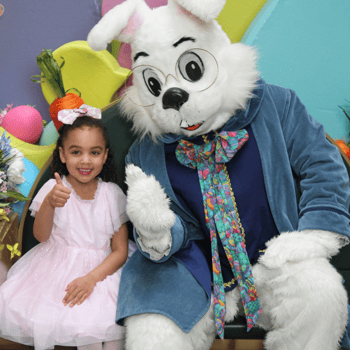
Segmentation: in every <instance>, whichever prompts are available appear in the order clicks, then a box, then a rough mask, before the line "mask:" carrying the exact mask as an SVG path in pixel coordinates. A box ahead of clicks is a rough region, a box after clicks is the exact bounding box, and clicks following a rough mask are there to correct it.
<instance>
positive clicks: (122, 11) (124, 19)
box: [87, 0, 150, 51]
mask: <svg viewBox="0 0 350 350" xmlns="http://www.w3.org/2000/svg"><path fill="white" fill-rule="evenodd" d="M136 10H137V12H138V13H139V14H140V15H141V17H145V16H146V15H147V12H148V11H150V9H149V7H148V6H147V4H146V3H145V2H144V1H143V0H128V1H124V2H123V3H121V4H120V5H118V6H115V7H114V8H113V9H111V10H110V11H108V12H107V13H106V14H105V15H104V16H103V18H102V19H101V20H100V21H99V22H98V23H97V24H96V25H95V26H94V28H93V29H92V30H91V31H90V33H89V35H88V38H87V41H88V43H89V45H90V47H91V48H92V49H93V50H96V51H101V50H105V49H106V48H107V44H109V43H110V42H111V41H112V40H114V39H118V40H121V41H123V42H131V41H132V40H133V36H132V35H127V34H126V33H124V34H122V35H120V36H119V34H120V33H122V31H123V29H124V28H125V27H126V26H127V24H128V21H129V19H130V17H131V16H132V15H133V14H134V12H135V11H136Z"/></svg>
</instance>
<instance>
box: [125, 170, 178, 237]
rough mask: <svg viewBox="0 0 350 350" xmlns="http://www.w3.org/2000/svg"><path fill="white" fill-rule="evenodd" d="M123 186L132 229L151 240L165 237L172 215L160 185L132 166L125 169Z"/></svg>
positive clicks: (153, 178)
mask: <svg viewBox="0 0 350 350" xmlns="http://www.w3.org/2000/svg"><path fill="white" fill-rule="evenodd" d="M126 183H127V185H128V192H127V204H126V212H127V214H128V216H129V218H130V220H131V221H132V223H133V224H134V226H135V228H136V229H137V230H138V231H139V232H140V233H141V235H143V236H145V237H147V238H148V239H151V240H153V239H155V238H161V237H162V236H164V235H169V233H170V229H171V227H172V226H173V225H174V223H175V214H174V213H173V211H172V210H171V209H170V199H169V198H167V196H166V194H165V192H164V189H163V188H162V187H161V185H160V183H159V182H158V181H157V180H156V179H155V177H154V176H153V175H150V176H148V175H146V174H145V173H144V172H143V171H142V170H141V169H140V168H139V167H137V166H135V165H132V164H131V165H128V166H127V168H126Z"/></svg>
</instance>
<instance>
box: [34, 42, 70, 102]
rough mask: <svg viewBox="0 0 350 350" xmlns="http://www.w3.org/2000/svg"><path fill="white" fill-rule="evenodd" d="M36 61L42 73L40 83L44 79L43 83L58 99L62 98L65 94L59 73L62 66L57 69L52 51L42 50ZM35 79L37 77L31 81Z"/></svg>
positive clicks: (60, 73)
mask: <svg viewBox="0 0 350 350" xmlns="http://www.w3.org/2000/svg"><path fill="white" fill-rule="evenodd" d="M36 61H37V64H38V66H39V68H40V70H41V72H42V75H41V77H40V81H41V80H42V79H44V82H45V83H47V84H49V86H50V87H51V88H52V89H53V91H54V92H55V94H56V95H57V97H58V98H62V97H64V96H65V95H66V94H65V91H64V85H63V79H62V72H61V67H62V65H61V67H59V65H58V63H57V62H56V60H55V59H54V57H53V55H52V51H51V50H46V49H43V50H42V51H41V53H40V55H39V56H37V58H36ZM36 77H37V76H33V77H32V79H33V78H36Z"/></svg>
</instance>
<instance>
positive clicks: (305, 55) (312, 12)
mask: <svg viewBox="0 0 350 350" xmlns="http://www.w3.org/2000/svg"><path fill="white" fill-rule="evenodd" d="M242 41H243V42H245V43H246V44H248V45H252V46H256V47H257V49H258V52H259V55H260V58H259V69H260V71H261V73H262V77H263V78H264V79H265V80H266V81H267V82H269V83H272V84H277V85H280V86H284V87H288V88H291V89H293V90H295V91H296V92H297V94H298V95H299V97H300V98H301V100H302V101H303V103H304V104H305V105H306V107H307V108H308V110H309V113H310V114H311V115H312V116H313V117H314V118H315V119H317V120H318V121H319V122H321V123H322V124H323V125H324V126H325V129H326V132H327V133H328V134H330V136H332V137H333V138H347V137H348V135H349V131H350V128H349V121H348V120H347V118H346V117H345V116H344V114H343V113H342V112H341V110H340V108H339V107H338V105H345V104H346V103H347V102H346V100H348V101H350V1H349V0H334V1H333V0H268V2H267V3H266V5H265V6H264V8H263V10H262V11H261V12H260V13H259V15H258V16H257V17H256V18H255V20H254V21H253V22H252V24H251V26H250V27H249V28H248V30H247V32H246V33H245V35H244V37H243V38H242ZM349 103H350V102H349Z"/></svg>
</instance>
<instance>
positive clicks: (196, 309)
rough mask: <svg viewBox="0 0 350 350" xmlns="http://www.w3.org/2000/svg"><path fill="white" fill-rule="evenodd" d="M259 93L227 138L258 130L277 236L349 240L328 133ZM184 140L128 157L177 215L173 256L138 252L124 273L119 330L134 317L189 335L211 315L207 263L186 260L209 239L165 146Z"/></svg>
mask: <svg viewBox="0 0 350 350" xmlns="http://www.w3.org/2000/svg"><path fill="white" fill-rule="evenodd" d="M254 93H255V95H254V97H253V98H252V99H251V100H250V101H249V104H248V107H247V108H246V110H241V111H238V112H237V113H236V114H235V115H234V116H232V117H231V119H230V120H229V121H228V122H227V123H226V125H225V126H224V127H223V129H222V130H226V131H235V130H239V129H242V128H246V127H249V128H251V130H252V132H253V134H254V137H255V141H256V144H257V147H258V150H259V155H260V160H261V165H262V173H263V181H264V185H265V191H266V197H267V201H268V205H269V208H270V211H271V215H272V217H273V221H274V224H275V227H276V228H277V231H278V232H285V231H295V230H299V231H302V230H306V229H321V230H327V231H332V232H337V233H340V234H344V235H346V236H348V237H350V225H349V224H350V217H349V214H348V210H349V201H350V190H349V177H348V173H347V171H346V169H345V167H344V164H343V161H342V159H341V156H340V154H339V151H338V150H337V148H336V147H334V146H333V145H332V144H331V143H330V142H329V141H328V140H327V139H326V136H325V131H324V128H323V126H322V125H321V124H320V123H318V122H317V121H315V120H314V119H313V118H312V117H311V116H310V115H309V114H308V113H307V111H306V108H305V106H304V105H303V104H302V103H301V102H300V100H299V98H298V97H297V96H296V94H295V93H294V92H293V91H291V90H288V89H284V88H281V87H278V86H274V85H269V84H266V83H265V82H264V81H263V80H260V81H259V85H258V87H257V89H256V90H255V91H254ZM181 138H183V136H181V135H165V136H164V137H162V138H161V139H160V141H161V142H158V143H154V142H152V140H151V139H150V138H147V137H146V138H144V139H142V140H136V141H135V143H134V144H133V145H132V147H131V149H130V151H129V154H128V155H127V158H126V162H127V163H133V164H135V165H137V166H139V167H141V168H142V170H143V171H144V172H145V173H146V174H153V175H154V176H155V177H156V179H157V180H158V181H159V182H160V183H161V185H162V186H163V188H164V189H165V192H166V193H167V195H168V196H169V197H170V199H171V208H172V210H173V211H174V212H175V213H176V214H177V215H176V222H175V224H174V226H173V228H172V247H171V251H170V253H169V254H168V255H167V256H165V257H163V258H162V259H161V260H158V261H152V260H151V259H150V256H149V254H148V253H145V252H143V251H142V250H141V248H140V247H139V250H138V251H137V252H135V253H134V254H133V256H132V257H131V259H130V260H129V261H128V262H127V264H126V266H125V267H124V269H123V272H122V280H121V284H120V290H119V296H118V306H117V317H116V320H117V322H118V323H119V324H122V323H123V319H124V318H125V317H128V316H131V315H134V314H140V313H159V314H163V315H165V316H167V317H169V318H170V319H172V320H173V321H174V322H175V323H176V324H178V326H179V327H181V328H182V329H183V330H184V331H185V332H188V331H190V330H191V329H192V327H193V326H194V325H195V324H196V323H197V322H198V321H199V320H200V319H201V317H202V316H203V315H204V314H205V312H206V311H207V310H208V308H209V305H210V280H209V281H200V280H199V279H200V278H198V275H200V274H201V271H202V270H203V264H206V263H205V262H204V261H203V260H201V259H202V258H201V255H200V254H198V255H194V256H186V257H185V258H184V257H182V259H180V258H179V256H180V255H181V254H182V253H183V252H186V250H188V249H189V248H191V245H192V243H193V242H196V241H198V240H203V239H205V235H204V233H203V230H201V228H200V224H199V222H198V220H197V218H196V217H194V216H193V215H192V214H191V213H190V212H189V211H188V210H185V209H184V207H183V206H182V205H181V203H180V201H179V200H178V198H177V196H176V194H175V193H174V190H173V188H172V186H171V183H170V179H169V176H168V172H167V167H166V160H165V150H164V149H165V147H164V146H165V144H170V143H173V142H175V141H178V140H180V139H181ZM136 238H137V237H136ZM192 248H193V247H192ZM185 255H186V254H185ZM197 258H198V260H197ZM186 259H187V260H192V261H191V263H192V267H193V271H190V270H189V269H188V268H187V267H186V261H184V260H186ZM196 269H197V270H196ZM196 271H197V272H196ZM196 273H197V276H196ZM195 276H196V277H195Z"/></svg>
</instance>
